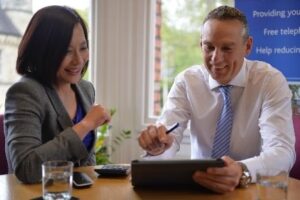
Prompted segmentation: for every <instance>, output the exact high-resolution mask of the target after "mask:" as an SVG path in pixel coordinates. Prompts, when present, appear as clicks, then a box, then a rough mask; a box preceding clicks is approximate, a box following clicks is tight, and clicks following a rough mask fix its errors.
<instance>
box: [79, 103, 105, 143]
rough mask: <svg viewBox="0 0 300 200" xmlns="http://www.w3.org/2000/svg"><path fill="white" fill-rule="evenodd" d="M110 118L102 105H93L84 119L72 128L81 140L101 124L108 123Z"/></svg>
mask: <svg viewBox="0 0 300 200" xmlns="http://www.w3.org/2000/svg"><path fill="white" fill-rule="evenodd" d="M110 120H111V116H110V114H109V112H108V111H107V109H105V108H104V107H103V106H102V105H93V106H91V108H90V110H89V111H88V112H87V114H86V115H85V117H84V118H83V119H82V120H81V121H80V122H79V123H77V124H75V125H74V126H73V129H74V131H75V132H76V133H77V134H78V136H79V137H80V138H81V139H82V138H84V136H85V135H86V134H87V133H88V132H90V131H91V130H94V129H96V128H97V127H98V126H101V125H102V124H105V123H109V122H110Z"/></svg>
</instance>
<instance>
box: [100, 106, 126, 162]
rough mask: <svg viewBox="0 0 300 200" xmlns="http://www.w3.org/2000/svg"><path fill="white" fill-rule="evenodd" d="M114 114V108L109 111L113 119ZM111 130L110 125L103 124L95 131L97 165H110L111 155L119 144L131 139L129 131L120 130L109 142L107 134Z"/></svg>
mask: <svg viewBox="0 0 300 200" xmlns="http://www.w3.org/2000/svg"><path fill="white" fill-rule="evenodd" d="M115 113H116V109H115V108H113V109H110V115H111V117H113V116H114V114H115ZM111 129H112V125H111V124H103V125H102V126H100V127H99V128H98V130H97V141H96V145H95V153H96V164H97V165H103V164H109V163H111V161H110V155H111V153H113V152H115V151H116V150H117V147H118V146H119V145H121V143H122V142H123V141H124V140H126V139H130V138H131V131H130V130H122V131H121V132H120V133H119V134H117V135H116V136H114V137H113V138H112V140H111V142H110V138H109V137H111V136H110V135H109V133H110V130H111Z"/></svg>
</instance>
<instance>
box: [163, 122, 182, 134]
mask: <svg viewBox="0 0 300 200" xmlns="http://www.w3.org/2000/svg"><path fill="white" fill-rule="evenodd" d="M178 127H179V123H178V122H177V123H176V124H174V125H173V126H171V128H170V129H168V130H167V132H166V133H167V134H169V133H171V132H172V131H174V130H175V129H176V128H178Z"/></svg>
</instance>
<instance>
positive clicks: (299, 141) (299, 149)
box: [290, 114, 300, 180]
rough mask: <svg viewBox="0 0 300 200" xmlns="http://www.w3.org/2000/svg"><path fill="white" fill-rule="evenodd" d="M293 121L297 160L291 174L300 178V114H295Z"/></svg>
mask: <svg viewBox="0 0 300 200" xmlns="http://www.w3.org/2000/svg"><path fill="white" fill-rule="evenodd" d="M293 122H294V129H295V137H296V145H295V149H296V162H295V164H294V166H293V168H292V170H291V172H290V176H291V177H293V178H296V179H299V180H300V115H296V114H293Z"/></svg>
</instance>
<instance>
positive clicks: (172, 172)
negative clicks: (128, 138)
mask: <svg viewBox="0 0 300 200" xmlns="http://www.w3.org/2000/svg"><path fill="white" fill-rule="evenodd" d="M223 166H224V162H223V160H221V159H207V160H133V161H132V162H131V182H132V185H133V186H135V187H171V186H180V187H184V186H196V185H197V184H196V183H195V182H194V181H193V179H192V175H193V173H194V172H195V171H197V170H202V171H204V170H206V169H207V168H208V167H223Z"/></svg>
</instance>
